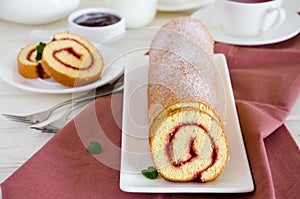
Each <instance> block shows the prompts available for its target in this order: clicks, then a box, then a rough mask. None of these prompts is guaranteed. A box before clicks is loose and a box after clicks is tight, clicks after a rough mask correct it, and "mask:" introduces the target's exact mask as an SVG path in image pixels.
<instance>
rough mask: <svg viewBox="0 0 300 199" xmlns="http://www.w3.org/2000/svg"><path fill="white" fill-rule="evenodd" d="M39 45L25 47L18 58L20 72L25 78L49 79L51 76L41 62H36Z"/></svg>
mask: <svg viewBox="0 0 300 199" xmlns="http://www.w3.org/2000/svg"><path fill="white" fill-rule="evenodd" d="M37 45H38V44H29V45H27V46H25V47H23V48H22V49H21V50H20V52H19V54H18V57H17V62H18V71H19V73H20V74H21V75H22V76H23V77H25V78H31V79H33V78H42V79H45V78H48V77H49V75H48V74H47V73H46V72H45V71H44V69H43V67H42V65H41V61H36V55H37V50H36V47H37Z"/></svg>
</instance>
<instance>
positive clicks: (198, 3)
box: [157, 0, 214, 12]
mask: <svg viewBox="0 0 300 199" xmlns="http://www.w3.org/2000/svg"><path fill="white" fill-rule="evenodd" d="M213 2H214V0H187V1H186V2H183V3H177V4H167V3H158V5H157V10H158V11H164V12H175V11H185V10H193V9H197V8H200V7H202V6H205V5H208V4H210V3H213Z"/></svg>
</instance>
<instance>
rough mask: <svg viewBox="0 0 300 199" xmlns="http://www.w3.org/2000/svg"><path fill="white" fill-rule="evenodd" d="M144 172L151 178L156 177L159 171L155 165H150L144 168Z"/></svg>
mask: <svg viewBox="0 0 300 199" xmlns="http://www.w3.org/2000/svg"><path fill="white" fill-rule="evenodd" d="M142 174H143V175H144V176H145V177H146V178H149V179H156V178H157V177H158V172H157V170H156V168H155V167H153V166H149V167H148V169H143V170H142Z"/></svg>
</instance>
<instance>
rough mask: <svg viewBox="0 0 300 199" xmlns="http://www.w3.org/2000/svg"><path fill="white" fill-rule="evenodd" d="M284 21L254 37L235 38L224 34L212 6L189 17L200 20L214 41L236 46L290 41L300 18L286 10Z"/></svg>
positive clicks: (298, 28) (299, 23) (297, 30)
mask: <svg viewBox="0 0 300 199" xmlns="http://www.w3.org/2000/svg"><path fill="white" fill-rule="evenodd" d="M286 14H287V16H286V19H285V21H284V22H283V24H282V25H281V26H279V27H278V28H277V29H272V28H271V29H270V30H267V31H266V32H264V33H262V34H261V35H259V36H256V37H236V36H233V35H230V34H228V33H226V32H225V31H224V30H223V28H222V27H221V25H220V24H219V22H218V19H217V13H216V9H215V6H214V5H210V6H207V7H204V8H202V9H199V10H197V11H196V12H194V13H193V14H192V15H191V17H193V18H197V19H200V20H201V21H202V22H203V23H204V24H205V25H206V26H207V28H208V29H209V31H210V32H211V33H212V36H213V38H214V40H215V41H217V42H222V43H228V44H237V45H246V46H253V45H264V44H272V43H277V42H280V41H284V40H287V39H290V38H292V37H294V36H295V35H297V34H298V33H299V31H300V16H299V15H298V14H297V13H295V12H293V11H290V10H286Z"/></svg>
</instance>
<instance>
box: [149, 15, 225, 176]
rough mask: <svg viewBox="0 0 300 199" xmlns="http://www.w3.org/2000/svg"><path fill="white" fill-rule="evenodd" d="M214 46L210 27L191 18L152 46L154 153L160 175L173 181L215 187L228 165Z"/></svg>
mask: <svg viewBox="0 0 300 199" xmlns="http://www.w3.org/2000/svg"><path fill="white" fill-rule="evenodd" d="M213 45H214V41H213V39H212V37H211V35H210V33H209V32H208V30H207V29H206V27H205V26H204V25H203V24H202V23H201V22H200V21H199V20H197V19H192V18H190V17H181V18H177V19H174V20H171V21H170V22H168V23H166V24H165V25H164V26H162V27H161V29H160V30H159V31H158V32H157V34H156V35H155V37H154V39H153V41H152V43H151V49H150V51H149V56H150V63H149V75H148V123H149V144H150V152H151V156H152V159H153V163H154V165H155V167H156V169H157V170H158V172H159V174H160V175H161V176H162V177H164V178H165V179H167V180H170V181H180V182H186V181H198V182H207V181H211V180H214V179H216V178H217V177H218V176H219V175H220V174H221V173H222V171H223V170H224V168H225V166H226V164H227V162H228V144H227V139H226V135H225V132H224V126H223V122H222V121H221V118H220V116H219V114H218V112H217V107H218V106H219V105H220V103H219V102H218V97H217V96H218V93H217V89H216V86H217V81H218V79H217V71H216V66H215V63H214V57H213V56H214V54H213Z"/></svg>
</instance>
